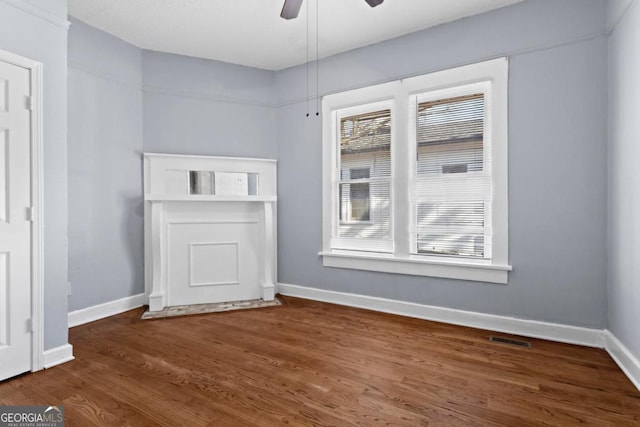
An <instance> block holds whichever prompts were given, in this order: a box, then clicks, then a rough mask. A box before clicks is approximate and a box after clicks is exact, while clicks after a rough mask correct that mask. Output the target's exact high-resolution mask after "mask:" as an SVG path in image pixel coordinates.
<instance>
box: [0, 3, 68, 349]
mask: <svg viewBox="0 0 640 427" xmlns="http://www.w3.org/2000/svg"><path fill="white" fill-rule="evenodd" d="M41 5H42V6H43V7H44V8H40V7H39V6H41ZM66 15H67V2H66V0H47V1H46V2H42V3H39V2H35V1H31V2H19V1H14V0H11V1H5V0H0V49H2V50H6V51H9V52H13V53H15V54H18V55H22V56H25V57H27V58H30V59H33V60H36V61H40V62H42V63H43V64H44V142H43V145H44V147H43V149H44V159H43V166H44V217H45V221H44V288H45V289H44V296H45V312H44V322H45V330H44V335H45V337H44V345H45V349H51V348H54V347H58V346H61V345H64V344H66V343H67V78H66V76H67V28H66ZM45 41H46V42H45Z"/></svg>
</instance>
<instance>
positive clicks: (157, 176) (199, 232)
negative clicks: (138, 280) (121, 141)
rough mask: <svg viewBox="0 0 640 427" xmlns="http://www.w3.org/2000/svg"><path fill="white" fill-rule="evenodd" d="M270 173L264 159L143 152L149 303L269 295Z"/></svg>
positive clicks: (272, 275) (154, 306) (272, 258)
mask: <svg viewBox="0 0 640 427" xmlns="http://www.w3.org/2000/svg"><path fill="white" fill-rule="evenodd" d="M276 175H277V174H276V161H275V160H271V159H249V158H230V157H211V156H187V155H173V154H154V153H146V154H144V200H145V293H146V296H147V303H148V305H149V310H150V311H159V310H162V309H163V308H165V307H169V306H176V305H187V304H205V303H214V302H232V301H238V300H250V299H259V298H261V299H263V300H273V298H274V292H275V285H274V283H275V281H276V265H277V263H276V253H277V250H276V235H277V234H276V222H277V221H276V202H277V187H276ZM220 193H222V194H220Z"/></svg>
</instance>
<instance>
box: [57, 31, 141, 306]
mask: <svg viewBox="0 0 640 427" xmlns="http://www.w3.org/2000/svg"><path fill="white" fill-rule="evenodd" d="M68 56H69V82H68V85H69V99H68V101H69V102H68V106H69V141H68V144H69V146H68V149H69V156H68V161H69V279H70V281H71V296H70V298H69V310H70V311H71V310H77V309H81V308H85V307H89V306H93V305H97V304H101V303H105V302H109V301H113V300H116V299H119V298H123V297H127V296H130V295H136V294H139V293H142V292H144V277H143V253H144V252H143V231H142V230H143V205H142V203H143V202H142V172H141V164H142V162H141V155H142V74H141V72H142V71H141V66H142V60H141V58H142V52H141V50H140V49H138V48H137V47H134V46H132V45H129V44H127V43H125V42H123V41H121V40H119V39H117V38H115V37H113V36H111V35H108V34H106V33H104V32H102V31H100V30H97V29H95V28H93V27H90V26H88V25H85V24H83V23H82V22H80V21H77V20H71V27H70V29H69V52H68Z"/></svg>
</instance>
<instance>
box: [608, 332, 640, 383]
mask: <svg viewBox="0 0 640 427" xmlns="http://www.w3.org/2000/svg"><path fill="white" fill-rule="evenodd" d="M604 337H605V341H604V343H605V348H606V349H607V351H608V352H609V354H610V355H611V357H612V358H613V360H615V361H616V363H617V364H618V366H620V369H622V371H623V372H624V373H625V374H626V375H627V377H629V379H630V380H631V382H632V383H633V385H635V386H636V388H637V389H638V390H640V360H638V358H637V357H635V356H634V355H633V354H632V353H631V352H630V351H629V349H628V348H627V347H625V345H624V344H622V343H621V342H620V340H618V338H616V337H615V335H613V334H612V333H611V332H610V331H608V330H605V331H604Z"/></svg>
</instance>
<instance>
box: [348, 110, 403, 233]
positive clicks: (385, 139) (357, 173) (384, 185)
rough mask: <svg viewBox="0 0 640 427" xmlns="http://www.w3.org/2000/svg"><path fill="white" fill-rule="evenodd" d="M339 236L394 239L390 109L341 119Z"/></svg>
mask: <svg viewBox="0 0 640 427" xmlns="http://www.w3.org/2000/svg"><path fill="white" fill-rule="evenodd" d="M339 138H340V159H339V160H340V162H339V163H340V182H339V183H338V197H339V203H338V206H339V210H340V212H339V215H338V217H339V219H340V223H339V224H338V234H337V237H339V238H345V239H369V240H386V239H390V238H391V207H390V200H391V186H390V177H391V110H388V109H387V110H381V111H374V112H368V113H365V114H357V115H352V116H347V117H342V118H341V119H340V134H339Z"/></svg>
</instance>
